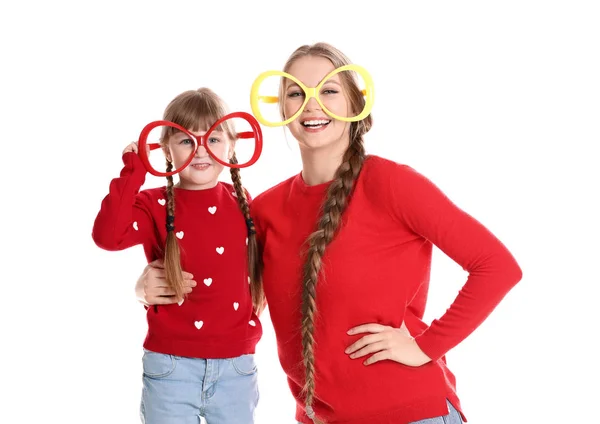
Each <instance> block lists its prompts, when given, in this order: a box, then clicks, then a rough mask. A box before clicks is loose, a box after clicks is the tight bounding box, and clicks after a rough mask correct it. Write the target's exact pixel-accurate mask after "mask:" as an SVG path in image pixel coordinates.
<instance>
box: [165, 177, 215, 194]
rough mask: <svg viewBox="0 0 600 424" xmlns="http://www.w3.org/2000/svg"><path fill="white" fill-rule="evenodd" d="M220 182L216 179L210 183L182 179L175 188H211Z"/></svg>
mask: <svg viewBox="0 0 600 424" xmlns="http://www.w3.org/2000/svg"><path fill="white" fill-rule="evenodd" d="M218 183H219V181H218V180H215V181H211V182H210V183H207V184H193V183H190V182H187V181H182V180H181V179H180V180H179V182H178V183H177V184H175V188H178V189H181V190H190V191H193V190H209V189H211V188H215V187H216V186H217V184H218Z"/></svg>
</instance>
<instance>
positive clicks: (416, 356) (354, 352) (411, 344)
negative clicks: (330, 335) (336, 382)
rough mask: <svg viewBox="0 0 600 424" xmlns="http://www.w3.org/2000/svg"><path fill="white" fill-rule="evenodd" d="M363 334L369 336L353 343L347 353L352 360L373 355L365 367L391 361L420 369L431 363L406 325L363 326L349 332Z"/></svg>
mask: <svg viewBox="0 0 600 424" xmlns="http://www.w3.org/2000/svg"><path fill="white" fill-rule="evenodd" d="M361 333H369V334H368V335H366V336H363V337H362V338H360V339H359V340H357V341H356V342H354V343H352V344H351V345H350V346H349V347H348V348H347V349H346V351H345V352H346V354H348V355H350V358H351V359H357V358H362V357H364V356H366V355H369V354H373V355H371V356H370V357H369V358H367V359H366V360H365V361H364V364H365V365H371V364H374V363H376V362H379V361H383V360H391V361H396V362H399V363H401V364H404V365H408V366H411V367H420V366H421V365H424V364H426V363H427V362H429V361H431V359H430V358H429V357H428V356H427V355H426V354H425V353H424V352H423V351H422V350H421V348H420V347H419V345H418V344H417V342H416V341H415V339H414V338H413V337H412V336H411V335H410V333H409V331H408V329H407V328H406V325H404V323H402V326H401V327H400V328H394V327H389V326H386V325H381V324H363V325H359V326H358V327H354V328H352V329H350V330H349V331H348V334H350V335H354V334H361Z"/></svg>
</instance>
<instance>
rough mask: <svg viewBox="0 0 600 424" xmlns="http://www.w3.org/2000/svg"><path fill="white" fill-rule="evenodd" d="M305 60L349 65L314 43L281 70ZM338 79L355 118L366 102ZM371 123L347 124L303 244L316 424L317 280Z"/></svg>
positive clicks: (308, 385)
mask: <svg viewBox="0 0 600 424" xmlns="http://www.w3.org/2000/svg"><path fill="white" fill-rule="evenodd" d="M306 56H317V57H323V58H325V59H328V60H329V61H330V62H331V63H332V64H333V66H334V67H335V68H339V67H341V66H344V65H349V64H351V63H352V62H350V60H349V59H348V58H347V57H346V56H345V55H344V54H343V53H342V52H341V51H339V50H338V49H336V48H335V47H333V46H331V45H329V44H327V43H317V44H313V45H304V46H301V47H299V48H298V49H296V51H294V53H292V55H291V56H290V57H289V59H288V60H287V62H286V64H285V66H284V68H283V70H284V72H289V69H290V67H291V66H292V64H293V63H294V62H295V61H296V60H298V59H300V58H303V57H306ZM338 75H340V80H341V82H342V87H343V91H344V94H345V96H346V99H347V100H348V102H349V106H350V108H351V109H352V112H354V113H356V114H358V113H359V112H360V111H362V110H363V108H364V107H365V99H364V97H363V95H362V93H361V90H360V87H359V86H358V84H357V82H356V79H355V77H354V76H353V73H351V72H342V73H340V74H338ZM284 89H285V87H283V85H282V86H281V87H280V91H279V104H280V112H281V115H282V117H284V116H283V115H284V113H283V102H284V99H285V97H284V95H283V93H284ZM284 118H285V117H284ZM372 123H373V118H372V117H371V115H369V116H367V117H366V118H365V119H363V120H362V121H358V122H352V123H350V143H349V145H348V148H347V149H346V152H345V153H344V157H343V159H342V164H341V165H340V166H339V167H338V169H337V170H336V173H335V177H334V180H333V181H332V182H331V184H330V186H329V188H328V191H327V197H326V199H325V201H324V202H323V205H322V208H321V216H320V218H319V220H318V222H317V228H316V230H315V231H314V232H313V233H312V234H311V235H310V236H309V237H308V239H307V241H306V244H307V254H306V261H305V263H304V267H303V269H302V323H301V332H302V357H303V364H304V369H305V383H304V387H303V391H302V392H303V394H304V396H305V408H306V414H307V416H308V417H309V418H312V420H313V421H314V422H315V423H317V424H320V423H323V421H322V420H321V419H319V418H318V417H316V416H315V414H314V410H313V408H312V405H313V402H314V397H315V339H314V328H315V319H316V317H317V305H316V296H317V290H316V288H317V281H318V279H319V273H320V270H321V265H322V258H323V254H324V253H325V249H326V247H327V246H328V245H329V243H331V241H332V240H333V238H334V236H335V234H336V232H337V230H338V228H339V226H340V223H341V221H342V213H343V212H344V210H345V209H346V207H347V205H348V201H349V197H350V195H351V193H352V189H353V187H354V182H355V181H356V179H357V178H358V175H359V173H360V171H361V169H362V165H363V163H364V160H365V157H366V154H365V148H364V142H363V135H364V134H366V133H367V132H368V131H369V130H370V129H371V125H372Z"/></svg>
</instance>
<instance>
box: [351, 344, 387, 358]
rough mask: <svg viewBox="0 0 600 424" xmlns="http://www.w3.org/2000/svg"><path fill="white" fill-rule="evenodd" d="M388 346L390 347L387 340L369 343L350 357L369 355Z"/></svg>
mask: <svg viewBox="0 0 600 424" xmlns="http://www.w3.org/2000/svg"><path fill="white" fill-rule="evenodd" d="M387 348H388V346H387V343H386V342H385V341H381V342H377V343H373V344H370V345H367V346H365V347H363V348H362V349H360V350H359V351H357V352H355V353H353V354H352V355H350V358H351V359H356V358H361V357H363V356H365V355H368V354H369V353H374V352H381V351H382V350H385V349H387Z"/></svg>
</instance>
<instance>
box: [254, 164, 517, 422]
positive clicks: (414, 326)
mask: <svg viewBox="0 0 600 424" xmlns="http://www.w3.org/2000/svg"><path fill="white" fill-rule="evenodd" d="M328 186H329V183H325V184H320V185H316V186H307V185H306V184H305V182H304V181H303V179H302V176H301V174H300V175H297V176H295V177H293V178H290V179H289V180H287V181H284V182H282V183H281V184H279V185H277V186H275V187H273V188H272V189H270V190H267V191H266V192H264V193H262V194H261V195H259V196H258V197H257V198H256V199H255V200H254V202H253V214H254V219H255V223H256V225H257V232H258V235H259V240H260V244H261V245H262V247H263V260H264V273H263V281H264V288H265V293H266V296H267V301H268V304H269V312H270V315H271V321H272V322H273V326H274V329H275V333H276V337H277V343H278V347H279V359H280V362H281V364H282V367H283V369H284V371H285V372H286V374H287V377H288V383H289V386H290V388H291V390H292V393H293V395H294V396H295V398H296V400H297V409H296V420H298V421H300V422H302V423H311V421H310V420H309V419H308V418H307V416H306V414H305V411H304V398H303V396H302V395H301V394H300V390H301V388H302V387H303V384H304V367H303V366H302V345H301V332H300V328H301V326H300V322H301V269H302V265H303V258H304V257H305V256H304V254H299V252H305V250H306V249H305V244H304V243H305V241H306V239H307V237H308V235H309V234H310V233H311V232H312V231H314V230H315V227H316V222H317V219H318V216H319V209H320V207H321V205H322V203H323V200H324V198H325V196H326V190H327V188H328ZM433 245H436V246H437V247H439V248H440V249H441V250H442V251H443V252H445V253H446V254H447V255H448V256H449V257H450V258H452V259H453V260H455V261H456V262H457V263H458V264H459V265H461V266H462V267H463V268H464V269H465V270H467V271H468V272H469V277H468V279H467V281H466V283H465V285H464V286H463V288H462V289H461V290H460V292H459V293H458V296H457V297H456V299H455V301H454V302H453V304H452V305H451V306H450V308H449V309H448V310H447V311H446V313H445V314H444V315H443V316H442V317H441V318H440V319H437V320H434V321H433V322H432V324H431V325H430V326H429V325H427V324H426V323H424V322H423V314H424V311H425V304H426V301H427V294H428V288H429V277H430V269H431V256H432V248H433ZM322 263H323V268H322V273H321V275H320V279H319V281H318V283H317V289H316V290H317V294H316V303H317V316H316V322H315V331H314V337H315V343H316V344H315V347H314V356H315V367H316V385H315V388H316V389H315V390H316V397H315V401H314V404H313V408H314V410H315V413H316V414H317V416H319V417H320V418H322V419H324V420H325V421H326V422H327V423H331V424H334V423H335V424H338V423H344V424H359V423H360V424H363V423H369V424H383V423H394V424H402V423H408V422H412V421H417V420H422V419H425V418H431V417H436V416H441V415H446V414H447V413H448V412H447V407H446V399H449V400H450V401H451V402H452V404H453V405H454V406H455V407H456V408H458V409H459V410H461V407H460V403H459V400H458V397H457V395H456V391H455V378H454V375H453V374H452V373H451V372H450V370H449V369H448V368H447V366H446V360H445V356H444V355H445V354H446V352H448V351H449V350H450V349H452V348H453V347H454V346H456V345H457V344H458V343H460V342H461V341H462V340H463V339H465V338H466V337H467V336H468V335H469V334H470V333H471V332H472V331H474V330H475V329H476V328H477V327H478V326H479V325H480V324H481V323H482V321H483V320H484V319H485V318H486V317H487V316H488V314H490V313H491V312H492V310H493V309H494V308H495V307H496V305H497V304H498V303H499V302H500V301H501V299H502V298H503V297H504V296H505V295H506V293H507V292H508V291H509V290H510V289H511V288H512V287H513V286H514V285H515V284H516V283H517V282H518V281H519V280H520V279H521V269H520V268H519V265H518V264H517V263H516V261H515V259H514V258H513V256H512V255H511V253H510V252H509V251H508V250H507V249H506V247H505V246H504V245H503V244H502V243H501V242H500V241H499V240H498V239H497V238H496V237H495V236H494V235H493V234H492V233H491V232H490V231H488V230H487V229H486V228H485V227H484V226H483V225H482V224H480V223H479V222H478V221H476V220H475V219H474V218H472V217H471V216H469V215H468V214H467V213H465V212H463V211H462V210H461V209H459V208H458V207H457V206H456V205H454V204H453V203H452V202H451V201H450V200H449V199H448V198H447V197H446V196H445V195H444V194H443V193H442V192H441V191H440V190H439V189H438V188H437V187H436V186H435V185H434V184H433V183H432V182H430V181H429V180H428V179H426V178H425V177H424V176H422V175H421V174H419V173H418V172H416V171H415V170H414V169H412V168H410V167H408V166H406V165H400V164H396V163H394V162H391V161H389V160H385V159H382V158H379V157H376V156H369V157H368V158H367V159H366V161H365V163H364V167H363V169H362V171H361V173H360V175H359V177H358V179H357V181H356V185H355V189H354V193H353V195H352V197H351V199H350V202H349V205H348V208H347V210H346V211H345V213H344V214H343V218H342V223H341V226H340V229H339V232H338V233H337V235H336V237H335V238H334V240H333V241H332V242H331V244H330V245H329V246H328V247H327V248H326V250H325V254H324V256H323V261H322ZM403 321H405V323H406V325H407V327H408V330H409V331H410V333H411V334H412V335H413V336H415V339H416V341H417V343H418V345H419V346H420V347H421V349H422V350H423V351H424V352H425V353H426V354H427V355H428V356H429V357H430V358H432V362H430V363H427V364H425V365H423V366H421V367H417V368H413V367H409V366H405V365H402V364H400V363H397V362H392V361H382V362H377V363H375V364H373V365H369V366H365V365H363V361H364V359H366V357H364V358H361V359H354V360H353V359H350V358H349V356H348V355H347V354H345V353H344V350H345V349H346V348H347V347H348V346H350V345H351V344H352V343H353V342H354V341H356V340H358V339H359V338H362V337H363V336H364V335H365V334H360V335H355V336H349V335H348V334H347V333H346V332H347V331H348V330H349V329H350V328H352V327H355V326H357V325H360V324H367V323H379V324H382V325H386V326H392V327H395V328H399V327H400V326H401V324H402V322H403ZM463 418H464V416H463Z"/></svg>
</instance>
